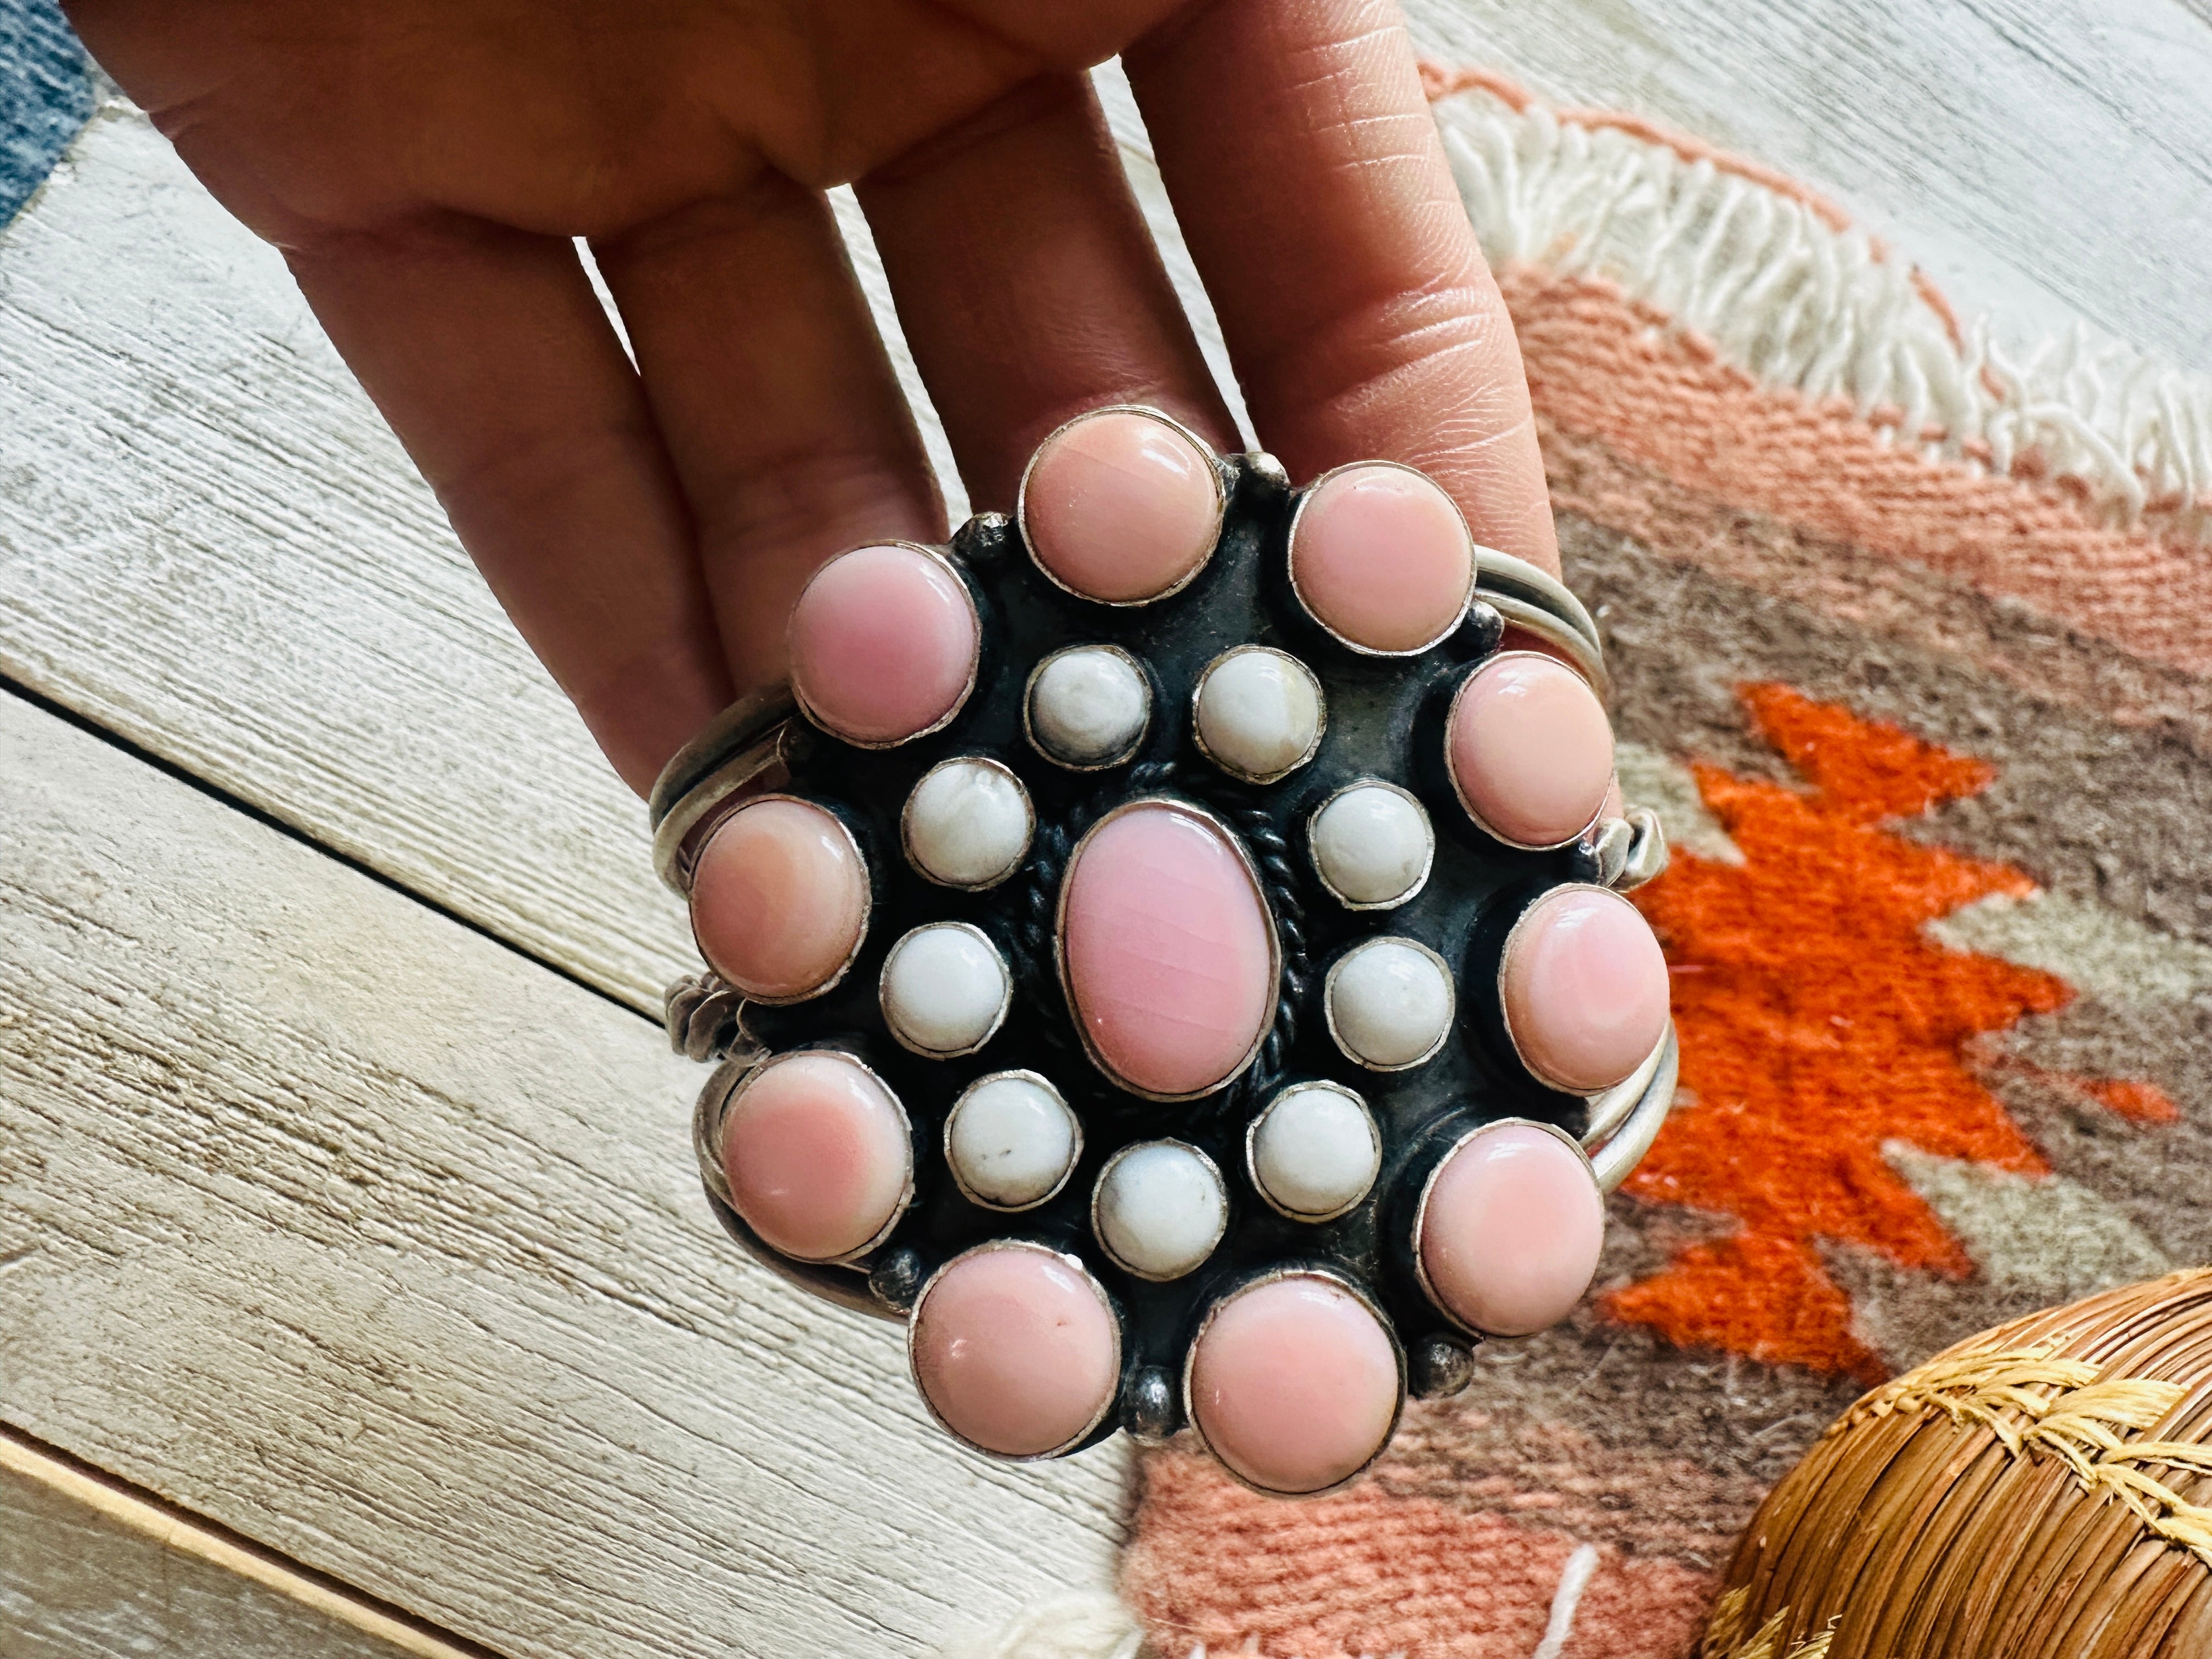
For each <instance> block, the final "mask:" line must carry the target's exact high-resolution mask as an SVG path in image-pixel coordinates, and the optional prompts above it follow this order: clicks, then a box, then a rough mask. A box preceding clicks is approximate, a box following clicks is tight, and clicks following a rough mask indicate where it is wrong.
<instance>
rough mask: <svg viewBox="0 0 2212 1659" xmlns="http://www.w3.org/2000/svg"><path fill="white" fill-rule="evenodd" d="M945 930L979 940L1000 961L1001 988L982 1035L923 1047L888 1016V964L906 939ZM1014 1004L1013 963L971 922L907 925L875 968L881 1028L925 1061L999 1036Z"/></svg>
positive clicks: (957, 1055)
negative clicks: (959, 1044) (961, 1044)
mask: <svg viewBox="0 0 2212 1659" xmlns="http://www.w3.org/2000/svg"><path fill="white" fill-rule="evenodd" d="M945 932H950V933H966V934H969V936H970V937H972V938H974V939H978V940H980V941H981V944H982V946H983V948H984V949H985V950H987V951H989V952H990V953H991V957H992V960H993V961H994V962H996V963H998V964H999V983H1000V987H1002V988H1001V989H1000V994H999V1007H998V1012H996V1013H994V1014H993V1015H992V1016H991V1024H990V1025H989V1026H988V1027H987V1029H986V1030H984V1032H983V1035H982V1036H980V1037H977V1038H976V1039H975V1042H971V1043H969V1045H968V1046H967V1047H966V1048H923V1047H922V1046H921V1044H920V1043H918V1042H915V1041H913V1040H912V1039H911V1038H909V1037H908V1036H907V1034H906V1033H905V1032H904V1031H902V1030H900V1029H899V1026H898V1022H897V1021H896V1020H895V1019H893V1018H891V1013H890V1008H889V1007H888V1006H886V1005H885V1003H884V991H885V989H886V987H888V986H889V985H890V976H891V963H894V962H896V961H897V960H898V953H899V952H900V951H902V950H903V949H904V948H905V947H906V945H907V942H908V940H909V939H914V938H915V936H917V935H918V934H921V933H945ZM876 1006H877V1008H878V1011H880V1012H881V1013H882V1014H883V1017H884V1030H886V1031H889V1032H890V1034H891V1040H892V1041H893V1042H896V1043H897V1044H898V1046H899V1047H900V1048H903V1049H905V1050H906V1051H907V1052H908V1054H919V1055H921V1058H922V1059H924V1060H958V1059H960V1058H961V1057H962V1056H963V1055H965V1054H974V1053H975V1051H976V1050H977V1049H979V1048H982V1047H983V1045H984V1044H986V1043H987V1042H990V1040H991V1039H992V1038H993V1037H994V1036H998V1035H999V1028H1000V1026H1002V1025H1004V1024H1006V1015H1007V1012H1009V1011H1010V1010H1011V1009H1012V1007H1013V1006H1014V969H1013V964H1012V963H1010V962H1008V961H1007V960H1006V952H1005V951H1002V950H1000V948H999V945H998V941H997V940H995V939H993V938H992V937H991V936H990V935H989V934H988V933H985V932H984V931H983V930H982V929H981V928H980V927H977V926H976V925H975V923H974V922H972V921H925V922H923V923H921V925H920V926H918V927H909V928H908V929H907V930H906V932H904V933H901V934H900V935H899V936H898V938H897V939H896V940H895V941H894V942H893V943H892V945H891V948H890V950H888V951H884V965H883V966H882V967H881V968H880V969H877V971H876Z"/></svg>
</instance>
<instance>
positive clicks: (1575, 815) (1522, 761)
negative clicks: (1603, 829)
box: [1445, 651, 1613, 847]
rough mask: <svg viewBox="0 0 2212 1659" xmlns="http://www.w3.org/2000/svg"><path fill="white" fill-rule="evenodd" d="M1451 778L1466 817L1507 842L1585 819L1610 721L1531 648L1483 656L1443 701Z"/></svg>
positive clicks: (1583, 690) (1607, 765)
mask: <svg viewBox="0 0 2212 1659" xmlns="http://www.w3.org/2000/svg"><path fill="white" fill-rule="evenodd" d="M1445 744H1446V756H1447V758H1448V759H1449V763H1450V766H1451V775H1452V783H1453V786H1454V787H1455V788H1457V790H1458V791H1459V797H1460V799H1461V800H1462V802H1463V803H1464V804H1465V805H1466V806H1467V809H1468V811H1469V812H1470V813H1472V814H1473V815H1474V818H1475V821H1476V822H1477V823H1480V824H1481V825H1482V826H1483V827H1484V828H1485V829H1488V830H1489V831H1490V832H1491V833H1492V834H1493V835H1495V836H1498V838H1499V839H1500V840H1503V841H1506V842H1511V843H1512V844H1513V845H1515V846H1516V847H1558V846H1560V845H1563V844H1564V843H1565V842H1570V841H1572V840H1573V839H1574V838H1575V837H1576V836H1579V835H1580V834H1582V832H1583V830H1584V829H1588V828H1589V824H1590V823H1591V821H1592V820H1593V819H1595V817H1597V815H1598V811H1599V809H1600V808H1601V807H1602V806H1603V805H1605V803H1606V799H1607V795H1608V793H1609V792H1610V790H1611V788H1612V785H1613V724H1612V722H1611V721H1610V720H1607V718H1606V713H1605V705H1604V704H1602V703H1601V702H1599V701H1598V700H1597V694H1596V693H1595V692H1594V691H1592V690H1590V688H1589V684H1588V683H1587V682H1586V681H1584V680H1583V677H1582V676H1581V675H1579V674H1577V673H1576V672H1575V671H1574V670H1573V669H1571V668H1570V667H1568V666H1567V665H1565V663H1563V662H1560V661H1559V660H1558V659H1555V658H1552V657H1546V656H1540V655H1538V654H1536V653H1534V652H1520V651H1516V652H1509V653H1505V654H1504V655H1503V656H1498V657H1493V658H1492V659H1490V660H1489V661H1488V662H1486V663H1484V664H1483V665H1481V666H1480V667H1479V668H1477V669H1476V670H1475V671H1474V673H1472V674H1470V675H1469V676H1468V678H1467V680H1466V682H1465V684H1462V686H1461V687H1460V689H1459V692H1458V695H1457V696H1455V697H1454V698H1453V700H1452V710H1451V724H1450V731H1449V735H1448V737H1447V738H1446V740H1445Z"/></svg>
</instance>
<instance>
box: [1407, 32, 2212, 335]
mask: <svg viewBox="0 0 2212 1659" xmlns="http://www.w3.org/2000/svg"><path fill="white" fill-rule="evenodd" d="M1404 3H1405V5H1406V9H1407V12H1408V14H1409V15H1410V17H1411V19H1412V21H1413V32H1414V35H1415V38H1416V40H1417V41H1418V43H1419V46H1421V48H1422V49H1423V51H1424V52H1425V54H1426V55H1428V56H1429V57H1431V58H1437V59H1439V60H1442V61H1443V62H1446V63H1454V64H1457V63H1468V64H1485V65H1487V66H1490V67H1492V68H1494V69H1499V70H1504V71H1505V72H1506V73H1508V74H1510V75H1511V76H1514V77H1515V78H1516V79H1518V80H1520V81H1521V82H1523V84H1525V85H1527V86H1528V88H1530V89H1531V90H1532V91H1534V92H1535V93H1537V94H1539V95H1540V96H1541V97H1543V98H1544V99H1546V100H1547V101H1548V102H1551V103H1553V105H1555V106H1585V107H1587V106H1601V107H1608V108H1613V109H1619V110H1625V111H1628V112H1633V113H1636V114H1640V115H1644V116H1647V117H1650V118H1652V119H1655V120H1657V121H1660V122H1662V123H1664V124H1666V125H1670V126H1672V127H1674V128H1675V129H1677V130H1679V131H1684V132H1686V133H1690V134H1692V135H1693V136H1696V137H1703V138H1705V139H1707V140H1710V141H1711V142H1713V143H1718V144H1721V145H1723V146H1724V147H1726V148H1728V149H1733V150H1735V151H1737V152H1739V153H1741V154H1742V155H1747V156H1751V157H1753V158H1755V159H1757V160H1759V161H1765V162H1767V163H1769V164H1770V165H1771V166H1774V167H1779V168H1780V169H1782V170H1783V171H1784V172H1785V173H1789V174H1790V175H1791V176H1792V177H1794V178H1796V179H1801V180H1802V181H1803V182H1804V183H1806V184H1808V185H1811V186H1812V187H1813V188H1814V189H1815V190H1818V191H1821V192H1822V193H1823V194H1825V195H1826V196H1828V197H1830V198H1831V199H1832V200H1833V201H1835V202H1836V203H1838V204H1839V205H1840V206H1842V207H1843V208H1844V210H1846V211H1847V212H1849V213H1850V214H1851V215H1852V216H1853V217H1854V218H1855V219H1857V221H1858V222H1860V223H1861V224H1863V225H1865V226H1866V227H1868V228H1869V229H1872V230H1874V231H1875V232H1877V233H1880V234H1884V235H1886V236H1887V237H1888V239H1889V240H1891V241H1892V242H1893V243H1894V244H1895V245H1896V246H1899V248H1900V249H1901V250H1902V251H1903V252H1905V253H1906V254H1907V255H1909V256H1910V257H1911V258H1913V259H1915V260H1916V261H1917V262H1918V263H1919V264H1922V265H1923V267H1925V268H1926V269H1927V270H1928V271H1929V274H1930V275H1931V276H1934V277H1935V278H1936V281H1937V283H1939V284H1940V285H1942V287H1943V288H1944V289H1947V290H1948V292H1949V293H1950V294H1951V295H1952V296H1953V297H1954V299H1955V300H1956V301H1958V302H1959V303H1960V306H1961V307H1962V308H1963V309H1965V310H1966V311H1968V312H1969V313H1996V315H1997V316H1998V317H2000V318H2001V319H2003V321H2004V323H2005V324H2006V325H2007V326H2008V329H2010V330H2014V331H2018V337H2039V336H2041V335H2044V334H2047V333H2049V332H2051V331H2058V330H2063V329H2064V328H2067V327H2069V326H2070V325H2071V324H2072V322H2073V320H2074V319H2075V318H2082V319H2087V320H2088V321H2090V322H2091V323H2093V324H2095V325H2098V326H2100V327H2101V328H2103V329H2105V330H2106V331H2109V332H2111V333H2112V334H2115V335H2117V336H2118V337H2120V338H2121V339H2124V340H2126V341H2128V342H2130V343H2132V344H2134V345H2136V346H2137V347H2140V348H2142V349H2144V350H2146V351H2149V352H2151V353H2153V354H2154V355H2156V356H2161V357H2163V358H2165V359H2166V361H2168V362H2172V363H2173V364H2175V365H2176V366H2177V367H2180V368H2195V369H2198V370H2203V371H2207V372H2212V307H2209V306H2207V305H2206V303H2205V283H2206V276H2207V273H2208V272H2212V98H2208V97H2207V96H2206V95H2205V94H2206V89H2207V88H2212V6H2208V5H2207V4H2206V3H2205V0H2193V3H2190V0H1951V3H1948V4H1942V5H1929V4H1927V3H1925V0H1834V3H1829V4H1822V5H1808V4H1805V3H1803V0H1571V3H1565V4H1550V5H1530V4H1528V3H1527V0H1404ZM2000 337H2001V338H2002V337H2003V336H2002V335H2001V336H2000Z"/></svg>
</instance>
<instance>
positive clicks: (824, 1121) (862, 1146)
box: [722, 1051, 914, 1261]
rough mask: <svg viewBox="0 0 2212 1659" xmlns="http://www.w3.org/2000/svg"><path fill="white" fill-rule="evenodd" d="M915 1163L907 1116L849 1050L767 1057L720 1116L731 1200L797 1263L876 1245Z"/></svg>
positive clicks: (899, 1203) (896, 1211)
mask: <svg viewBox="0 0 2212 1659" xmlns="http://www.w3.org/2000/svg"><path fill="white" fill-rule="evenodd" d="M913 1169H914V1148H913V1143H912V1141H911V1140H910V1139H909V1138H908V1133H907V1122H906V1115H905V1114H904V1113H903V1112H902V1111H901V1110H900V1109H899V1105H898V1103H897V1101H896V1100H894V1099H893V1098H892V1097H891V1094H890V1091H889V1090H888V1089H886V1088H884V1085H882V1084H881V1083H879V1082H878V1081H877V1080H876V1078H875V1076H874V1074H873V1073H871V1072H869V1071H868V1070H867V1068H866V1067H865V1066H862V1065H860V1062H859V1061H857V1060H854V1059H853V1058H852V1057H851V1056H850V1055H848V1054H831V1053H826V1052H811V1051H802V1052H800V1053H799V1054H787V1055H785V1056H783V1057H781V1058H780V1059H777V1060H770V1061H769V1062H768V1064H767V1065H766V1066H763V1068H762V1069H761V1070H760V1071H759V1072H758V1073H756V1074H755V1075H754V1076H753V1077H752V1078H751V1079H750V1080H749V1081H748V1082H746V1083H745V1084H744V1085H743V1087H742V1088H741V1089H740V1090H739V1091H738V1097H737V1098H736V1099H735V1100H734V1101H732V1103H731V1105H730V1109H729V1113H728V1115H727V1116H726V1117H725V1118H724V1119H723V1121H722V1174H723V1176H724V1178H725V1179H726V1180H727V1181H728V1182H729V1184H730V1202H731V1204H732V1206H733V1207H734V1208H735V1209H736V1211H737V1212H738V1214H739V1215H741V1216H743V1217H744V1218H745V1223H746V1225H749V1226H750V1227H751V1229H752V1230H753V1231H755V1232H757V1233H758V1234H759V1235H760V1236H761V1237H763V1239H765V1240H766V1241H767V1242H768V1243H769V1244H770V1245H772V1246H774V1247H775V1249H779V1250H781V1251H782V1252H783V1253H784V1254H785V1255H788V1256H796V1257H797V1258H798V1259H799V1260H800V1261H836V1260H837V1259H838V1258H839V1257H841V1256H847V1255H852V1254H853V1253H854V1251H855V1250H860V1249H866V1247H867V1246H868V1245H870V1244H872V1243H874V1242H875V1240H876V1238H877V1237H878V1235H879V1234H880V1233H882V1232H883V1231H884V1229H885V1228H887V1227H889V1226H890V1225H891V1223H892V1222H893V1221H894V1220H895V1219H896V1218H897V1217H898V1215H899V1212H901V1211H902V1209H903V1208H904V1207H905V1205H906V1200H907V1192H908V1184H909V1182H910V1180H911V1178H912V1176H913Z"/></svg>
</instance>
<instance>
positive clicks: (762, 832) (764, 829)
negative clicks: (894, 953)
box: [691, 799, 868, 1001]
mask: <svg viewBox="0 0 2212 1659" xmlns="http://www.w3.org/2000/svg"><path fill="white" fill-rule="evenodd" d="M867 915H868V872H867V871H866V869H865V868H864V867H863V866H862V865H861V861H860V849H859V848H857V847H855V846H854V844H853V838H852V836H850V835H849V834H848V833H847V831H846V829H845V826H844V825H843V824H842V823H838V822H837V820H836V818H835V817H831V816H830V815H829V813H828V812H826V811H823V809H822V808H821V807H819V806H815V805H811V804H810V803H808V802H805V801H802V800H788V799H773V800H758V801H754V802H753V803H751V804H750V805H746V806H741V807H739V808H738V810H737V811H734V812H732V813H731V814H730V816H729V817H726V818H725V819H723V820H722V822H721V823H720V825H718V826H717V827H716V829H715V830H714V834H713V835H712V836H709V837H708V842H707V845H706V846H705V847H704V848H702V849H701V851H700V854H699V860H698V863H697V864H696V866H694V867H693V869H692V872H691V931H692V933H693V935H694V936H695V937H696V939H698V941H699V954H700V955H701V956H702V957H706V959H707V965H708V967H710V968H712V969H714V971H715V972H716V973H718V974H720V975H721V976H722V977H723V978H724V979H726V980H727V981H729V982H730V983H731V984H732V985H734V986H735V987H737V988H738V990H740V991H743V992H744V994H746V995H747V996H754V997H760V998H763V999H764V1000H769V1001H787V1000H793V999H795V998H799V997H804V996H807V995H811V994H812V993H814V992H816V991H818V990H820V989H821V988H822V987H823V986H825V985H827V984H828V983H829V981H831V980H833V979H835V978H836V976H837V975H838V973H839V972H840V971H841V970H842V969H843V968H844V966H845V963H846V962H847V961H848V959H849V958H850V957H851V956H852V954H853V951H854V949H855V948H856V947H857V946H858V945H859V944H860V930H861V928H862V927H864V926H866V921H867Z"/></svg>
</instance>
